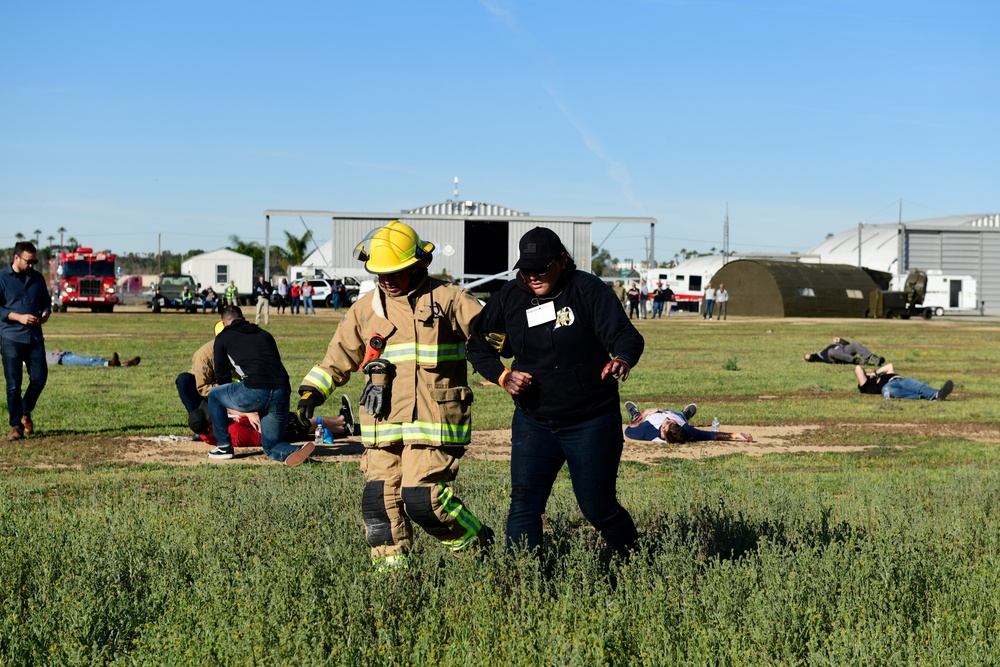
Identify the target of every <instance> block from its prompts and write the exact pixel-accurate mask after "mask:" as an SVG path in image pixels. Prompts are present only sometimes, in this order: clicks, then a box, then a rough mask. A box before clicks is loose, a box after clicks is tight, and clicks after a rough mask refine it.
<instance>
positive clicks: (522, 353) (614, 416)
mask: <svg viewBox="0 0 1000 667" xmlns="http://www.w3.org/2000/svg"><path fill="white" fill-rule="evenodd" d="M519 250H520V258H519V259H518V261H517V263H516V264H515V265H514V268H516V269H518V273H517V275H516V276H515V278H514V279H513V280H511V281H509V282H507V283H506V284H505V285H504V286H503V287H502V288H501V289H500V291H499V292H497V293H496V294H494V295H493V296H492V297H490V300H489V301H488V302H487V304H486V307H485V308H484V309H483V312H482V313H481V314H480V316H479V317H478V318H476V320H475V322H473V325H472V335H471V336H470V338H469V342H468V347H467V349H468V358H469V361H470V362H471V363H472V365H473V367H474V368H475V369H476V371H477V372H479V373H480V374H481V375H482V376H483V377H485V378H486V379H488V380H492V381H494V382H496V383H497V384H498V385H500V386H501V387H503V388H504V389H505V390H506V391H507V393H508V394H510V395H511V396H512V397H513V399H514V406H515V407H514V417H513V421H512V424H511V446H512V448H511V503H510V511H509V514H508V516H507V540H508V543H509V544H510V545H512V546H526V547H527V548H528V549H529V550H536V549H539V548H540V547H541V546H542V515H543V514H544V513H545V505H546V503H547V501H548V498H549V494H550V493H551V491H552V485H553V483H554V482H555V479H556V476H557V475H558V474H559V470H560V469H561V468H562V466H563V464H564V463H565V464H566V465H568V466H569V473H570V477H571V478H572V481H573V492H574V494H575V495H576V500H577V503H578V504H579V506H580V509H581V510H582V512H583V515H584V516H585V517H586V518H587V520H588V521H589V522H590V523H591V524H592V525H593V526H594V527H595V528H597V530H599V531H600V533H601V536H602V537H603V538H604V540H605V541H606V542H607V543H608V545H610V546H611V547H612V548H614V549H616V550H617V551H619V552H620V553H627V551H628V549H629V547H630V546H631V545H632V544H633V543H634V542H635V540H636V538H637V536H638V533H637V532H636V528H635V524H634V523H633V522H632V517H631V516H630V515H629V513H628V512H627V511H626V510H625V508H624V507H622V506H621V505H620V504H619V503H618V498H617V485H616V484H617V477H618V466H619V463H620V462H621V454H622V446H623V436H622V417H621V412H620V411H619V407H618V406H619V405H620V403H619V396H618V381H619V380H621V381H623V382H624V381H625V379H626V378H628V374H629V370H630V369H631V368H632V367H633V366H634V365H635V364H636V363H637V362H638V361H639V356H640V355H641V354H642V350H643V346H644V341H643V339H642V336H641V335H640V334H639V332H638V331H636V329H635V327H633V326H632V324H631V323H630V322H629V320H628V317H626V315H625V311H623V310H622V307H621V303H620V302H619V300H618V297H616V296H615V293H614V291H613V290H612V289H611V288H610V287H609V286H608V285H606V284H605V283H604V282H602V281H601V280H600V279H598V278H597V277H595V276H594V275H592V274H590V273H587V272H584V271H580V270H578V269H577V267H576V264H575V263H574V262H573V258H572V257H570V255H569V253H568V252H567V251H566V247H565V246H564V245H563V243H562V241H561V240H560V239H559V236H558V235H557V234H556V233H555V232H553V231H552V230H551V229H546V228H544V227H535V228H534V229H532V230H530V231H528V232H527V233H526V234H525V235H524V236H522V237H521V240H520V242H519ZM501 357H513V362H512V363H511V365H510V368H507V367H505V366H504V363H503V361H502V360H501Z"/></svg>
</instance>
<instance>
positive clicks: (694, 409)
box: [681, 403, 698, 421]
mask: <svg viewBox="0 0 1000 667" xmlns="http://www.w3.org/2000/svg"><path fill="white" fill-rule="evenodd" d="M681 414H682V415H684V419H686V420H688V421H691V418H692V417H694V416H695V415H696V414H698V406H697V405H696V404H694V403H688V404H687V407H686V408H684V409H683V410H681Z"/></svg>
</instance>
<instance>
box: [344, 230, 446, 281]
mask: <svg viewBox="0 0 1000 667" xmlns="http://www.w3.org/2000/svg"><path fill="white" fill-rule="evenodd" d="M433 252H434V244H433V243H431V242H430V241H421V240H420V237H419V236H418V235H417V233H416V232H415V231H413V228H412V227H410V226H409V225H407V224H405V223H402V222H400V221H399V220H393V221H392V222H390V223H388V224H386V225H385V226H384V227H379V228H378V229H374V230H372V231H371V232H369V234H368V236H366V237H365V238H364V239H363V240H362V241H361V243H359V244H358V245H357V246H355V248H354V258H355V259H359V260H361V261H362V262H364V263H365V270H366V271H368V272H369V273H376V274H377V273H396V272H397V271H402V270H403V269H407V268H409V267H411V266H416V265H417V264H421V265H422V266H427V265H428V264H430V263H431V259H432V255H431V253H433Z"/></svg>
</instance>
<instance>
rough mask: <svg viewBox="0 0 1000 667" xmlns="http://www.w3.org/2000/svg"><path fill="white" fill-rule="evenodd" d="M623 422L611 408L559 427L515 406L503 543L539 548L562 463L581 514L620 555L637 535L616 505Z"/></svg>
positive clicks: (627, 516)
mask: <svg viewBox="0 0 1000 667" xmlns="http://www.w3.org/2000/svg"><path fill="white" fill-rule="evenodd" d="M623 444H624V441H623V438H622V418H621V415H620V414H619V413H618V411H617V410H616V411H615V412H606V413H604V414H601V415H598V416H597V417H593V418H590V419H587V420H585V421H580V422H574V423H570V424H562V423H559V422H556V421H546V420H537V419H534V418H533V417H530V416H529V415H528V414H527V413H525V412H523V411H522V410H521V409H520V408H515V410H514V419H513V421H512V424H511V445H512V446H511V458H510V481H511V492H510V511H509V513H508V515H507V542H508V545H510V546H517V545H520V544H524V545H526V546H527V547H528V549H530V550H535V549H538V548H539V547H540V546H541V545H542V515H543V514H545V505H546V503H547V502H548V499H549V494H550V493H551V492H552V485H553V484H554V483H555V480H556V476H557V475H558V474H559V471H560V470H561V469H562V466H563V463H566V464H567V465H568V466H569V475H570V479H571V480H572V482H573V493H574V495H575V496H576V502H577V504H578V505H579V506H580V510H581V511H582V512H583V516H584V517H585V518H586V519H587V521H589V522H590V523H591V525H593V526H594V528H597V530H599V531H600V533H601V536H602V537H603V538H604V539H605V541H606V542H607V543H608V544H609V545H610V546H611V547H612V548H614V549H616V550H617V551H619V552H621V553H624V552H627V550H628V548H629V547H630V546H631V545H632V543H633V542H634V541H635V540H636V538H637V537H638V532H637V531H636V529H635V524H634V523H633V522H632V517H631V516H630V515H629V513H628V512H627V511H626V510H625V508H624V507H622V506H621V505H620V504H619V503H618V497H617V493H618V490H617V478H618V465H619V463H620V462H621V456H622V446H623Z"/></svg>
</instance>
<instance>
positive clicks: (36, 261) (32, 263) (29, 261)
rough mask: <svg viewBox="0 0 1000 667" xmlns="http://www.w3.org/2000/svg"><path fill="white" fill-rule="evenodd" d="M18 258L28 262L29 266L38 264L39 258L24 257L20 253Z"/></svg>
mask: <svg viewBox="0 0 1000 667" xmlns="http://www.w3.org/2000/svg"><path fill="white" fill-rule="evenodd" d="M17 258H18V259H19V260H21V261H22V262H24V263H25V264H27V265H28V266H34V265H35V264H38V260H37V259H24V258H23V257H21V256H20V255H18V256H17Z"/></svg>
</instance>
